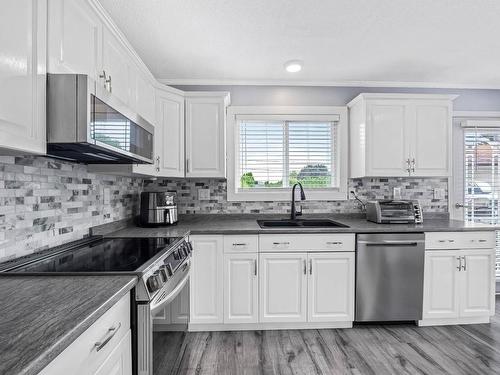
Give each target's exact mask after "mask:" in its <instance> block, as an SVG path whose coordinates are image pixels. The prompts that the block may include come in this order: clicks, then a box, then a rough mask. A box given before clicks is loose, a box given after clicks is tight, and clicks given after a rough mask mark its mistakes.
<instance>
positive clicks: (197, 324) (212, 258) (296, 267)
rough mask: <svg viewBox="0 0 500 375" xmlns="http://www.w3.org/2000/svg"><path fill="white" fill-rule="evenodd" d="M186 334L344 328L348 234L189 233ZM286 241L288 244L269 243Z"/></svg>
mask: <svg viewBox="0 0 500 375" xmlns="http://www.w3.org/2000/svg"><path fill="white" fill-rule="evenodd" d="M191 241H192V243H193V247H194V250H193V268H192V273H191V289H190V292H191V299H190V301H191V306H190V321H189V327H190V330H221V329H222V330H224V329H282V328H294V327H297V328H299V327H300V328H321V327H325V328H326V327H349V326H351V325H352V321H353V320H354V268H355V253H354V243H355V241H354V235H353V234H350V235H348V234H335V235H316V234H315V235H303V236H302V237H301V238H299V237H296V236H293V235H291V236H289V237H288V238H286V239H285V238H284V237H283V235H279V234H277V235H271V234H266V235H260V236H259V235H226V236H218V235H204V236H200V235H195V236H191ZM283 242H286V243H287V244H288V246H286V247H279V246H274V245H273V244H274V243H283Z"/></svg>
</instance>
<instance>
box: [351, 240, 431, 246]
mask: <svg viewBox="0 0 500 375" xmlns="http://www.w3.org/2000/svg"><path fill="white" fill-rule="evenodd" d="M358 243H359V244H362V245H366V246H417V245H418V244H419V243H423V241H378V242H368V241H358Z"/></svg>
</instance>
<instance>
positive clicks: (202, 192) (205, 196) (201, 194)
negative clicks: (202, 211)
mask: <svg viewBox="0 0 500 375" xmlns="http://www.w3.org/2000/svg"><path fill="white" fill-rule="evenodd" d="M198 200H200V201H209V200H210V189H198Z"/></svg>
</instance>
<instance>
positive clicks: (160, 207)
mask: <svg viewBox="0 0 500 375" xmlns="http://www.w3.org/2000/svg"><path fill="white" fill-rule="evenodd" d="M175 223H177V204H176V203H175V193H169V192H164V191H144V192H142V193H141V224H142V225H144V226H156V225H168V224H175Z"/></svg>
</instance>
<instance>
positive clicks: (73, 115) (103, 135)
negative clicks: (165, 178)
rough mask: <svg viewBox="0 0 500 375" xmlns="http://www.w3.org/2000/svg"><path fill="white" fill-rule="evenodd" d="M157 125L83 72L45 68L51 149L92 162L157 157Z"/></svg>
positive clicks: (58, 154) (142, 160)
mask: <svg viewBox="0 0 500 375" xmlns="http://www.w3.org/2000/svg"><path fill="white" fill-rule="evenodd" d="M153 136H154V127H153V126H152V125H151V124H150V123H148V122H147V121H146V120H145V119H143V118H142V117H141V116H139V115H138V114H137V113H134V112H133V111H131V110H130V109H129V108H128V107H127V106H125V105H123V104H122V103H121V102H120V101H119V100H117V99H116V98H115V97H114V96H113V95H111V94H110V93H109V92H108V91H107V90H106V89H104V87H101V86H100V85H97V84H96V82H95V81H93V80H92V79H91V78H90V77H88V76H86V75H83V74H47V154H48V155H51V156H54V157H58V158H62V159H68V160H74V161H79V162H84V163H88V164H90V163H93V164H102V163H105V164H130V163H149V164H151V163H153V143H154V140H153Z"/></svg>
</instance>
